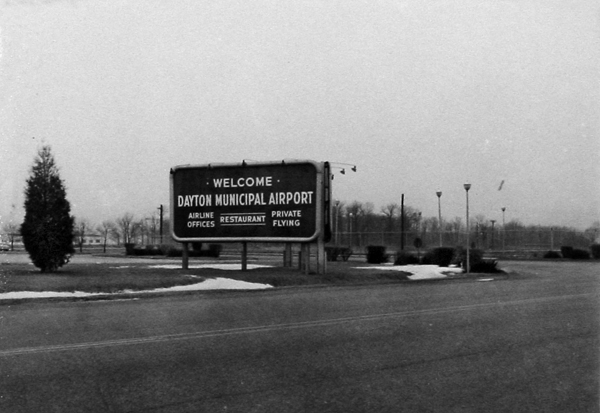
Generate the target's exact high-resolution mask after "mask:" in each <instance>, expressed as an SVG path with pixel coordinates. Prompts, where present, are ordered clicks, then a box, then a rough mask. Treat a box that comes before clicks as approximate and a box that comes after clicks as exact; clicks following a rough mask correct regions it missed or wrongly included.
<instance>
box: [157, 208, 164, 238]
mask: <svg viewBox="0 0 600 413" xmlns="http://www.w3.org/2000/svg"><path fill="white" fill-rule="evenodd" d="M158 210H159V211H160V224H159V225H160V226H159V234H160V243H161V245H162V243H163V205H162V204H160V206H159V207H158Z"/></svg>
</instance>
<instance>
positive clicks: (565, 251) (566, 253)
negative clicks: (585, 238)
mask: <svg viewBox="0 0 600 413" xmlns="http://www.w3.org/2000/svg"><path fill="white" fill-rule="evenodd" d="M560 253H561V254H562V256H563V258H572V255H573V247H570V246H566V245H563V246H562V247H560Z"/></svg>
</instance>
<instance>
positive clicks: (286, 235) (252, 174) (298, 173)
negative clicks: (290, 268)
mask: <svg viewBox="0 0 600 413" xmlns="http://www.w3.org/2000/svg"><path fill="white" fill-rule="evenodd" d="M324 181H325V179H324V164H323V163H317V162H313V161H290V162H287V161H285V162H278V163H257V164H246V163H242V164H208V165H198V166H190V165H184V166H177V167H174V168H173V169H171V228H172V236H173V238H174V239H175V240H176V241H179V242H188V241H217V242H218V241H266V242H270V241H273V242H309V241H312V240H314V239H316V238H317V237H318V236H319V235H320V234H321V233H322V227H323V221H324V217H323V214H324V198H325V197H324V192H325V191H324Z"/></svg>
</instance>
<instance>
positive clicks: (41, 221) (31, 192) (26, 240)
mask: <svg viewBox="0 0 600 413" xmlns="http://www.w3.org/2000/svg"><path fill="white" fill-rule="evenodd" d="M70 212H71V206H70V204H69V201H68V200H67V197H66V191H65V187H64V184H63V181H62V180H61V179H60V177H59V175H58V168H57V167H56V165H55V163H54V157H53V156H52V153H51V151H50V147H49V146H43V147H42V148H41V149H40V150H39V152H38V156H37V158H36V159H35V162H34V164H33V167H32V168H31V176H30V177H29V179H28V180H27V187H26V188H25V220H24V222H23V224H22V225H21V235H22V236H23V244H24V245H25V249H26V250H27V252H28V253H29V257H30V258H31V261H32V262H33V264H34V265H35V266H36V267H38V268H39V269H40V270H41V271H42V272H54V271H56V270H57V269H58V268H59V267H62V266H63V265H64V264H66V263H68V262H69V259H70V257H71V255H72V254H73V253H74V252H75V249H74V248H73V227H74V218H73V217H72V216H71V215H70Z"/></svg>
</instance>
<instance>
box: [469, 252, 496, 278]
mask: <svg viewBox="0 0 600 413" xmlns="http://www.w3.org/2000/svg"><path fill="white" fill-rule="evenodd" d="M469 258H471V254H469ZM470 270H471V272H482V273H490V274H493V273H499V272H502V270H501V269H499V268H498V261H496V260H481V261H479V262H477V263H474V264H473V265H472V266H471V268H470Z"/></svg>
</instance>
